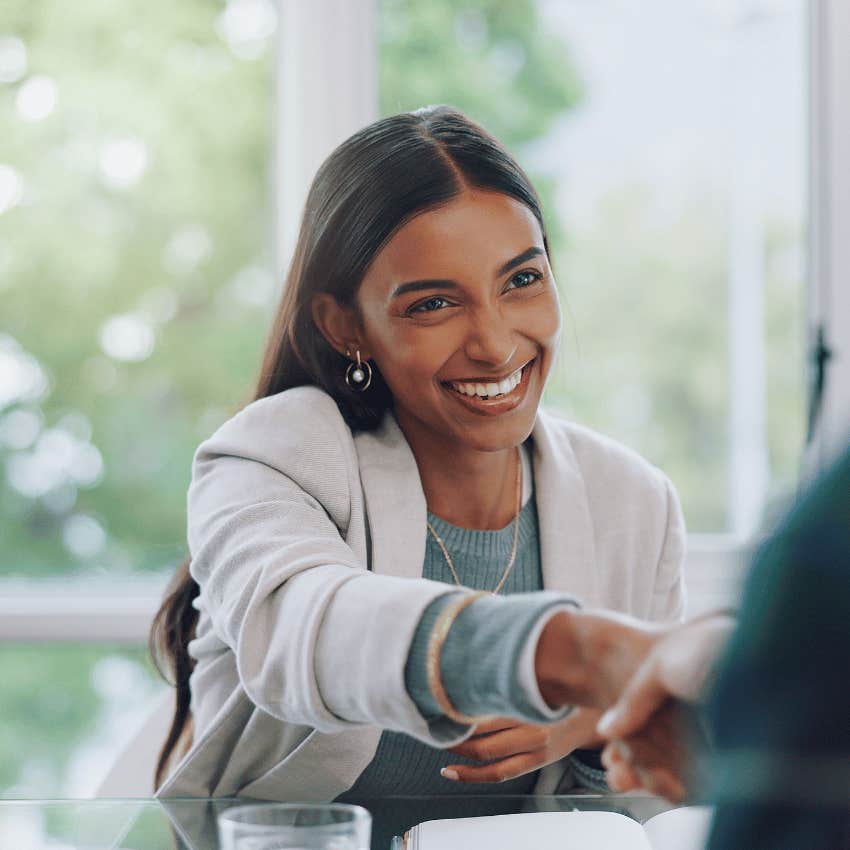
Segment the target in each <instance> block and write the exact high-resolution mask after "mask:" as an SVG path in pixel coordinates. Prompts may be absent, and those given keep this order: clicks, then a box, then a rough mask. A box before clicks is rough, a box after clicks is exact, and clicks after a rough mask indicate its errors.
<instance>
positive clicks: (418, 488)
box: [354, 413, 427, 578]
mask: <svg viewBox="0 0 850 850" xmlns="http://www.w3.org/2000/svg"><path fill="white" fill-rule="evenodd" d="M354 446H355V449H356V450H357V457H358V461H359V464H360V480H361V483H362V485H363V494H364V497H365V501H366V527H367V528H368V529H369V532H370V534H371V560H370V563H369V568H370V569H371V570H372V571H373V572H376V573H381V574H383V575H394V576H403V577H405V578H421V576H422V564H423V562H424V560H425V542H426V540H425V534H426V520H427V508H426V505H425V494H424V492H423V491H422V483H421V480H420V478H419V469H418V467H417V466H416V459H415V458H414V457H413V452H412V451H411V450H410V446H409V445H408V443H407V440H406V439H405V437H404V434H403V433H402V432H401V429H400V428H399V427H398V423H397V422H396V420H395V416H393V415H392V413H388V414H387V415H386V416H385V417H384V421H383V422H382V423H381V426H380V428H378V429H377V430H375V431H364V432H360V433H358V434H357V435H356V436H355V438H354Z"/></svg>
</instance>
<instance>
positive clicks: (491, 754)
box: [442, 709, 602, 782]
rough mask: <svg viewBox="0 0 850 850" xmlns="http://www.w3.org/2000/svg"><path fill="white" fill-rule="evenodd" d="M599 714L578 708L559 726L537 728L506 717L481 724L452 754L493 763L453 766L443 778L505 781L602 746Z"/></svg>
mask: <svg viewBox="0 0 850 850" xmlns="http://www.w3.org/2000/svg"><path fill="white" fill-rule="evenodd" d="M598 720H599V712H597V711H594V710H592V709H576V710H575V711H573V712H571V713H570V715H569V716H568V717H566V718H564V720H561V721H558V722H557V723H549V724H542V725H539V726H538V725H535V724H531V723H517V721H516V720H511V719H509V718H506V717H499V718H495V719H494V720H490V721H488V722H486V723H482V724H480V725H479V726H478V727H477V729H476V734H475V735H473V736H472V737H471V738H468V739H467V740H466V741H464V742H463V743H462V744H458V745H457V746H456V747H452V748H451V749H450V750H449V752H452V753H456V754H457V755H460V756H466V757H467V758H471V759H475V760H476V761H482V762H490V764H482V765H468V764H451V765H448V766H447V767H444V768H443V770H442V776H444V777H445V778H446V779H455V780H457V781H458V782H505V781H507V780H508V779H516V778H517V777H518V776H523V775H524V774H526V773H530V772H531V771H533V770H537V769H538V768H541V767H544V766H545V765H547V764H551V763H552V762H555V761H558V759H561V758H563V757H564V756H566V755H569V754H570V753H571V752H572V751H573V750H575V749H578V748H580V747H591V746H593V745H594V744H597V743H600V742H601V740H602V739H601V738H600V737H599V736H598V735H597V734H596V731H595V730H596V723H597V722H598Z"/></svg>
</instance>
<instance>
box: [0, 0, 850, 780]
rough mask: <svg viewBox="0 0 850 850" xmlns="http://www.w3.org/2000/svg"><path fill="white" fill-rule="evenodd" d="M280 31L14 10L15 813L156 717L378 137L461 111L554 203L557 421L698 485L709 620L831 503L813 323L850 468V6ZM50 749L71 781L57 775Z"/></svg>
mask: <svg viewBox="0 0 850 850" xmlns="http://www.w3.org/2000/svg"><path fill="white" fill-rule="evenodd" d="M277 8H278V5H277V4H274V3H272V2H271V0H216V2H214V3H210V4H179V6H176V5H175V4H170V3H165V2H163V0H154V2H151V3H148V4H146V5H145V14H144V15H140V14H139V9H138V8H137V7H136V6H135V5H133V4H132V3H130V2H129V0H116V2H113V3H109V4H103V3H97V2H95V0H84V1H83V2H79V3H76V4H74V13H73V15H71V14H70V13H69V12H68V10H67V9H66V8H65V7H64V6H63V5H62V4H61V3H58V2H56V0H51V2H46V3H41V4H18V5H17V6H12V7H10V8H6V7H3V8H2V10H0V138H2V139H3V145H2V148H0V540H2V541H3V546H2V554H0V639H2V640H5V641H6V642H7V644H6V648H5V649H4V650H3V652H2V654H0V671H2V677H3V681H4V689H3V692H2V696H0V699H2V706H0V709H2V710H0V716H2V717H3V720H4V724H3V735H2V736H0V763H2V764H3V765H4V772H3V775H2V777H0V796H2V795H4V794H6V793H14V792H13V791H12V789H14V788H18V789H20V788H26V793H28V794H31V795H36V794H44V795H55V794H60V793H75V792H76V793H80V792H84V791H85V790H86V789H87V788H89V787H90V786H87V785H86V783H85V781H83V780H85V779H86V778H87V777H86V776H85V775H84V774H83V772H82V771H81V768H79V767H77V766H75V765H80V764H84V765H85V771H87V772H88V777H89V778H90V777H91V776H92V775H93V773H94V771H95V770H96V769H98V767H99V768H100V769H102V768H103V754H101V762H100V763H99V764H96V759H95V754H96V753H95V750H94V749H92V745H91V743H92V742H91V738H90V736H91V732H92V729H93V728H94V726H93V724H96V723H99V722H100V720H98V718H104V717H111V718H113V719H114V718H117V717H121V718H124V719H125V720H126V719H128V718H130V717H131V715H132V708H133V707H132V706H128V705H127V704H126V702H122V699H123V697H121V696H120V695H116V694H115V693H111V692H110V691H109V689H108V688H106V689H104V687H105V686H104V679H105V678H118V679H119V680H122V679H121V677H122V676H123V677H124V679H123V680H122V681H124V682H125V684H126V686H127V688H128V689H130V690H132V692H133V693H134V695H135V697H136V698H137V699H138V701H139V702H140V703H141V702H143V701H144V700H145V698H146V696H148V695H151V694H153V693H154V691H155V690H156V687H157V685H156V683H155V681H154V678H153V674H152V671H151V669H150V666H149V664H148V663H147V662H146V661H145V660H144V651H143V649H142V646H141V645H142V642H143V641H144V637H145V631H146V624H147V622H148V621H149V618H150V615H151V614H152V612H153V610H154V609H155V606H156V604H157V601H158V597H159V594H160V592H161V588H162V583H163V578H164V577H165V576H166V575H167V574H168V573H169V572H170V571H171V570H172V568H173V566H174V564H175V563H176V562H177V561H178V560H179V559H180V558H181V557H182V555H183V554H184V550H185V544H184V540H185V493H186V487H187V485H188V481H189V474H190V461H191V456H192V453H193V451H194V449H195V448H196V446H197V444H198V443H199V442H200V440H202V439H203V438H204V437H206V436H208V435H209V434H210V433H211V432H212V431H213V430H214V428H215V427H216V426H217V425H218V424H219V423H220V422H221V421H223V420H224V419H225V418H227V416H229V415H230V413H231V412H232V411H233V410H234V409H235V408H236V407H238V406H239V405H240V404H242V403H243V402H245V401H247V400H249V398H250V390H251V387H252V384H253V381H254V379H255V377H256V372H257V368H258V363H259V353H260V350H261V348H262V344H263V340H264V337H265V333H266V329H267V326H268V322H269V319H270V314H271V311H272V309H273V307H274V303H275V301H276V298H277V295H278V284H279V281H280V279H281V277H280V270H281V269H282V267H283V265H284V263H285V261H286V258H287V256H288V250H289V247H290V246H291V245H292V241H293V239H292V234H293V232H294V230H295V228H296V227H297V218H298V215H299V214H300V204H301V203H302V202H303V195H304V191H305V189H306V184H307V183H308V182H309V179H310V178H311V176H312V173H313V171H314V170H315V167H316V166H317V165H318V162H319V161H320V160H321V159H322V158H323V157H324V156H325V155H326V154H327V153H328V152H329V151H330V149H331V148H332V147H333V146H334V145H335V144H337V143H338V142H339V141H340V140H341V139H342V138H344V137H345V136H347V135H348V134H349V133H350V132H352V131H353V130H355V129H356V128H357V127H358V126H361V125H362V124H364V123H366V122H368V121H370V120H372V119H373V118H374V117H376V116H377V115H378V114H387V113H390V112H395V111H398V110H401V109H406V108H412V107H416V106H420V105H422V104H424V103H429V102H438V101H440V102H450V103H453V104H456V105H457V106H459V107H461V108H462V109H464V110H466V111H467V112H468V113H469V114H471V115H472V116H473V117H474V118H477V119H478V120H480V121H481V122H482V123H484V124H485V126H487V127H489V128H490V129H492V130H493V131H494V132H495V133H496V134H497V135H498V136H499V137H500V138H501V139H503V140H504V141H505V142H506V143H507V145H508V146H509V147H510V148H511V150H512V151H513V152H514V153H515V154H516V155H517V157H518V158H519V160H520V161H521V162H522V163H523V165H524V166H525V167H526V169H527V170H528V171H529V173H530V174H531V176H532V179H533V180H534V182H535V185H537V186H538V188H539V189H540V191H541V194H542V197H543V201H544V206H545V209H546V212H547V218H548V222H549V225H550V229H551V231H552V237H553V238H552V243H553V248H554V264H555V271H556V274H557V276H558V278H559V282H560V285H561V289H562V293H563V302H564V305H565V334H564V341H563V357H562V362H561V364H560V366H559V369H558V372H557V374H555V375H554V376H553V380H552V383H551V386H550V389H549V393H548V396H547V402H548V404H549V405H550V406H553V407H557V408H560V409H561V410H563V411H564V412H565V413H567V414H568V415H570V416H573V417H575V418H576V419H578V420H579V421H582V422H585V423H586V424H588V425H590V426H592V427H595V428H598V429H599V430H601V431H603V432H606V433H608V434H610V435H612V436H614V437H616V438H619V439H621V440H622V441H624V442H626V443H627V444H629V445H631V446H633V447H634V448H636V449H637V450H639V451H641V452H642V453H643V454H645V455H646V456H647V457H649V458H650V459H651V460H653V461H654V462H655V463H657V464H658V465H659V466H661V467H662V468H663V469H665V471H667V472H668V473H669V474H670V475H671V477H672V478H673V480H674V481H675V482H676V484H677V486H678V488H679V491H680V493H681V495H682V498H683V502H684V505H685V510H686V513H687V517H688V521H689V525H690V528H691V531H692V533H695V534H694V535H693V536H692V545H691V554H690V556H689V576H688V579H689V584H690V586H691V596H692V600H695V601H696V604H695V605H694V608H698V607H710V606H711V605H713V604H714V603H715V602H716V601H720V600H721V599H722V594H721V593H720V590H719V588H720V584H719V583H718V582H717V581H715V578H716V575H715V574H716V573H718V572H722V571H723V569H718V565H720V566H721V567H723V568H725V566H728V555H729V553H730V551H733V546H732V544H737V543H740V541H741V539H743V538H745V537H746V536H747V535H748V534H751V533H752V532H754V531H756V530H758V529H759V528H763V527H764V526H765V523H766V522H769V519H770V517H771V515H772V514H773V513H774V511H775V510H776V508H777V506H779V505H780V504H781V502H782V500H783V499H784V498H785V497H787V496H788V495H789V494H790V493H791V492H792V491H793V489H794V487H795V485H796V480H797V474H798V471H799V468H800V463H801V455H802V447H803V441H804V432H805V424H806V423H805V418H806V404H805V387H804V380H805V374H806V361H807V354H806V352H805V350H804V341H805V330H806V319H807V317H808V321H809V331H810V333H811V330H812V327H815V326H817V325H818V324H822V325H823V326H824V329H825V333H826V336H825V339H826V341H827V343H828V345H829V346H830V347H831V348H832V350H833V357H832V359H831V360H830V361H829V362H830V364H831V366H830V370H831V371H830V372H829V373H828V377H827V385H826V386H827V391H826V393H825V396H824V408H823V410H822V412H821V416H820V417H819V419H818V423H821V424H822V425H823V428H822V429H821V428H819V429H817V430H816V433H815V439H814V441H813V443H812V445H813V446H814V448H815V449H816V450H817V453H818V458H819V459H820V458H825V457H826V456H827V455H828V454H829V449H831V450H832V451H833V453H834V450H835V448H836V447H837V446H838V445H839V444H840V442H841V439H842V437H843V434H844V432H845V431H846V424H847V422H848V421H850V404H848V395H847V394H848V389H847V388H848V387H850V372H848V358H847V357H846V355H843V352H844V351H846V350H848V346H850V309H847V307H848V304H847V301H846V299H847V297H848V291H847V288H846V287H845V288H844V290H841V289H840V288H839V286H838V283H837V282H838V281H839V280H846V278H847V273H848V269H850V254H848V250H850V248H848V245H850V243H848V240H846V239H844V238H842V234H843V233H844V232H845V231H846V230H847V222H848V220H850V209H847V208H846V203H845V200H846V198H850V192H847V191H845V189H846V188H847V181H848V180H850V162H848V161H847V157H848V151H850V143H848V139H850V125H849V124H848V122H850V117H849V116H850V113H847V111H846V109H845V110H844V111H843V112H842V111H841V110H842V108H843V104H842V102H841V96H842V93H843V92H844V91H846V89H847V84H848V83H847V81H846V80H845V79H844V77H843V76H842V75H844V74H846V72H845V70H844V69H843V66H841V64H840V63H841V57H844V56H846V55H847V41H848V40H850V6H848V5H847V4H845V3H843V2H842V0H826V2H823V3H816V4H806V3H804V2H803V0H723V2H720V0H697V2H693V3H687V4H682V3H677V2H675V0H655V1H654V2H653V3H649V4H641V5H640V8H639V10H638V9H637V7H636V6H634V4H631V5H630V4H623V3H617V2H614V0H599V2H594V3H587V2H581V0H536V2H535V0H510V2H505V3H492V4H481V3H477V2H475V3H473V2H471V0H374V2H369V3H363V4H357V5H355V4H351V3H347V2H340V0H311V2H310V3H304V2H301V0H284V2H282V3H281V4H280V9H281V10H282V15H283V17H282V18H281V20H282V22H283V25H281V24H280V22H279V21H278V14H277V11H276V10H277ZM807 10H808V12H809V14H810V15H811V16H812V18H813V20H812V25H811V26H810V27H809V34H810V38H811V47H810V54H811V57H812V58H811V60H810V59H809V58H808V57H807V56H806V51H805V43H804V42H805V38H806V29H807V25H806V21H805V20H804V16H805V14H806V12H807ZM276 45H277V49H276ZM809 63H810V67H811V72H810V73H811V86H812V91H813V92H814V96H813V97H811V99H808V97H807V92H806V84H805V81H806V74H807V71H806V68H807V65H808V64H809ZM807 101H808V102H807ZM378 104H380V105H378ZM807 109H808V110H809V113H810V116H811V119H812V120H811V122H809V120H808V117H807ZM809 123H811V127H808V126H807V124H809ZM809 132H811V133H812V138H811V139H810V140H808V145H807V137H808V135H809ZM807 146H808V150H807ZM809 151H811V152H813V153H814V155H815V157H814V167H813V169H812V176H811V179H810V181H808V182H809V185H808V186H807V174H806V158H807V154H808V152H809ZM807 191H809V192H810V193H811V202H810V203H811V209H813V210H814V212H815V215H814V216H812V217H809V216H808V215H807V200H806V194H807ZM807 233H810V236H811V253H812V255H813V259H814V261H813V263H812V265H811V270H812V274H811V276H810V281H809V284H808V288H807V285H806V284H807V281H806V258H807V254H808V253H809V249H808V248H807V245H806V241H805V240H806V238H807ZM807 303H808V308H807ZM821 432H822V433H821ZM713 570H714V572H712V571H713ZM63 577H65V578H73V579H74V581H73V582H72V583H69V584H57V583H56V582H57V581H59V580H61V579H62V578H63ZM39 618H40V619H39ZM48 626H49V632H48ZM36 637H37V638H39V639H40V640H41V641H42V642H41V643H34V642H33V641H34V639H35V638H36ZM104 671H106V672H108V673H109V676H108V677H107V676H106V674H105V673H104ZM63 677H64V678H63ZM10 683H12V684H11V685H10ZM34 683H39V685H41V683H47V686H46V687H39V688H38V689H36V687H35V685H34ZM63 691H64V692H65V693H71V694H73V695H74V700H73V701H74V705H76V706H79V707H82V708H83V709H85V712H84V713H85V716H83V714H80V713H79V711H78V709H76V708H73V707H71V706H70V704H69V703H64V704H63V703H62V701H61V699H60V698H59V697H60V696H61V692H63ZM45 712H47V713H45ZM110 722H111V721H110ZM44 730H48V732H50V733H51V734H54V733H55V735H57V736H59V738H61V740H62V741H64V742H65V750H63V752H62V753H60V754H59V756H60V757H57V758H55V759H53V760H51V758H50V756H51V753H53V754H54V755H55V754H56V751H55V750H52V749H51V748H50V747H49V746H46V747H44V748H42V749H38V747H33V746H24V747H22V746H21V742H25V741H27V740H29V739H32V738H34V737H36V731H37V734H38V736H42V735H44V734H45V732H44ZM44 740H45V741H46V742H48V743H49V742H50V741H51V740H55V739H51V738H50V737H49V735H47V736H45V738H44ZM87 754H88V755H87ZM107 758H108V756H107Z"/></svg>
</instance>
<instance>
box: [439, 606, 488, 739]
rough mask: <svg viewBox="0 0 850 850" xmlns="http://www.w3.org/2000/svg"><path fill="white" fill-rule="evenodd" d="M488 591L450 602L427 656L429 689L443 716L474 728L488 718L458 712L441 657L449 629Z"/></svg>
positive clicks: (440, 620) (442, 614) (443, 612)
mask: <svg viewBox="0 0 850 850" xmlns="http://www.w3.org/2000/svg"><path fill="white" fill-rule="evenodd" d="M490 595H491V594H490V593H488V592H487V591H486V590H480V591H476V592H475V593H465V594H463V596H460V597H459V598H458V599H455V600H454V601H453V602H450V603H449V604H448V605H447V606H446V607H445V608H444V609H443V610H442V611H441V612H440V616H439V617H437V622H436V623H434V628H433V629H432V630H431V636H430V638H429V640H428V651H427V654H426V669H427V673H428V687H429V688H430V689H431V693H432V694H433V695H434V699H435V700H436V701H437V705H439V706H440V710H441V711H442V712H443V714H444V715H445V716H446V717H448V718H449V720H454V722H455V723H461V724H463V725H464V726H474V725H475V724H477V723H481V721H482V720H486V719H487V718H486V716H484V715H482V716H481V717H471V716H470V715H468V714H463V713H462V712H460V711H458V710H457V709H456V708H455V707H454V706H453V705H452V703H451V700H450V699H449V695H448V694H447V693H446V689H445V688H444V687H443V680H442V677H441V675H440V656H441V655H442V653H443V644H444V643H445V641H446V637H447V636H448V633H449V629H451V627H452V625H454V621H455V620H456V619H457V617H458V615H459V614H460V612H461V611H463V610H464V608H466V607H468V606H469V605H471V604H472V603H473V602H475V601H476V600H477V599H481V598H482V597H484V596H490Z"/></svg>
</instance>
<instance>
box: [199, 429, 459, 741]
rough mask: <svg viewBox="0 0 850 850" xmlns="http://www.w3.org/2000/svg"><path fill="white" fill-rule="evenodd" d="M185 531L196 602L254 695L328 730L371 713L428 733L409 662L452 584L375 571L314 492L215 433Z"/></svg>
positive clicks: (280, 712) (388, 723)
mask: <svg viewBox="0 0 850 850" xmlns="http://www.w3.org/2000/svg"><path fill="white" fill-rule="evenodd" d="M246 453H247V452H246ZM188 537H189V549H190V553H191V556H192V562H191V574H192V576H193V577H194V578H195V580H196V581H197V582H198V584H199V585H200V587H201V597H200V600H199V605H200V608H201V610H202V612H206V614H207V615H208V617H209V620H210V624H211V628H212V629H213V630H214V632H215V634H216V637H217V638H218V639H219V640H221V641H222V642H223V643H224V644H226V645H227V646H228V647H229V648H230V649H231V650H232V651H233V653H234V654H235V657H236V665H237V669H238V674H239V680H240V684H241V686H242V687H243V688H244V690H245V692H246V693H247V695H248V696H249V698H250V699H251V701H252V702H253V703H254V704H255V705H257V706H258V707H259V708H260V709H262V710H263V711H265V712H267V713H268V714H270V715H272V716H274V717H276V718H278V719H280V720H283V721H288V722H291V723H301V724H306V725H310V726H312V727H314V728H316V729H317V730H319V731H321V732H337V731H342V730H343V729H345V728H346V727H349V726H350V725H352V724H370V725H378V726H381V727H382V728H387V729H397V730H403V731H406V732H408V733H409V734H412V735H415V736H416V737H418V738H420V739H422V740H425V741H431V735H430V733H429V730H428V726H427V723H426V721H425V720H424V718H423V717H422V716H421V714H420V713H419V712H418V710H417V708H416V706H415V704H414V703H413V701H412V699H411V698H410V696H409V695H408V693H407V690H406V688H405V683H404V668H405V662H406V659H407V655H408V650H409V646H410V644H411V641H412V638H413V633H414V631H415V628H416V625H417V623H418V622H419V619H420V617H421V615H422V613H423V612H424V610H425V608H427V606H428V605H429V603H430V602H431V601H433V600H434V599H435V598H437V597H438V596H440V595H441V594H444V593H446V592H449V591H450V590H451V588H450V587H448V586H447V585H445V584H443V583H441V582H432V581H428V580H425V579H419V580H411V579H402V578H396V577H392V576H383V575H376V574H374V573H371V572H369V571H368V570H367V569H366V565H365V564H364V563H362V561H361V560H360V559H358V557H357V555H356V554H355V552H354V551H353V550H352V548H351V547H349V546H348V545H347V543H346V542H345V540H344V539H343V537H342V536H341V534H340V531H339V529H338V528H337V526H336V525H335V524H334V522H333V521H332V520H331V518H330V516H329V514H328V512H327V511H326V510H325V508H324V507H323V506H322V504H321V503H320V502H319V501H318V500H317V499H316V498H314V497H313V496H311V495H310V494H309V493H308V492H306V491H305V490H304V489H303V488H302V487H300V486H299V485H298V484H296V483H295V482H294V481H293V480H292V478H290V477H288V476H287V475H285V474H284V473H283V472H281V471H280V470H279V469H276V468H274V467H272V466H270V465H269V464H267V463H263V462H259V461H258V460H256V459H250V458H247V457H240V456H235V455H233V454H227V453H222V450H221V448H220V447H219V450H218V451H216V449H215V442H214V439H212V440H211V441H207V443H206V444H202V446H201V447H200V448H199V449H198V452H197V453H196V456H195V462H194V464H193V475H192V483H191V485H190V488H189V494H188ZM466 734H468V733H466ZM464 736H465V735H464V734H460V735H459V736H458V740H460V739H461V738H462V737H464ZM434 743H435V744H436V743H437V742H436V741H434ZM439 743H441V744H442V745H443V746H446V741H445V739H443V740H441V741H440V742H439Z"/></svg>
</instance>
